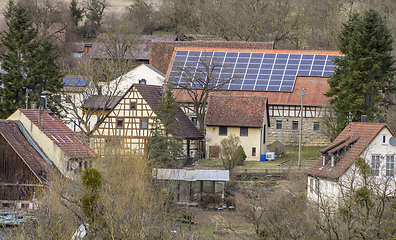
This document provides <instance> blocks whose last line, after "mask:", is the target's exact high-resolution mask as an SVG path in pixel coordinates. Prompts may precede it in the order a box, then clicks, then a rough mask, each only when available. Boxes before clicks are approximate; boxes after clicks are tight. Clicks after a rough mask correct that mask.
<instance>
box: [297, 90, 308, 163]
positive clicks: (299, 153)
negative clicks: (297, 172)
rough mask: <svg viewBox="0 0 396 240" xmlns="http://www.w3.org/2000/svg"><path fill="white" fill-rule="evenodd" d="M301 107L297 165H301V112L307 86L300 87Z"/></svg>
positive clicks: (302, 111)
mask: <svg viewBox="0 0 396 240" xmlns="http://www.w3.org/2000/svg"><path fill="white" fill-rule="evenodd" d="M299 90H301V94H300V93H299V95H301V109H300V141H299V145H298V167H301V147H302V129H303V113H304V95H307V94H306V93H305V94H304V90H308V88H305V87H303V88H301V89H299Z"/></svg>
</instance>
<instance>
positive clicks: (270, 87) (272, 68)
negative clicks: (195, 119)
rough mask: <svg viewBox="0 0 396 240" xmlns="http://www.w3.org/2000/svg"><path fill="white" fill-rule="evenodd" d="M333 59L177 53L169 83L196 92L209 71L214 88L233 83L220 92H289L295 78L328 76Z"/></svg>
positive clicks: (325, 57) (217, 53)
mask: <svg viewBox="0 0 396 240" xmlns="http://www.w3.org/2000/svg"><path fill="white" fill-rule="evenodd" d="M336 57H340V56H337V55H321V54H287V53H251V52H218V51H185V50H177V51H176V55H175V59H174V61H173V64H172V68H171V71H170V74H169V78H168V82H172V83H175V84H176V85H179V86H180V85H183V84H190V85H191V86H193V87H196V88H199V84H197V83H198V82H199V79H204V78H205V77H206V74H207V72H208V69H212V70H209V71H211V73H210V74H211V75H212V78H214V79H216V84H219V85H220V86H221V85H222V83H224V82H225V81H227V80H228V79H232V81H230V82H229V83H227V84H225V85H224V86H222V89H223V90H243V91H278V92H292V91H293V88H294V84H295V80H296V77H297V76H315V77H328V76H330V75H331V74H332V73H333V71H334V68H335V65H334V63H333V59H334V58H336ZM207 66H211V67H207ZM213 66H214V67H213ZM205 72H206V73H205ZM186 79H189V80H188V81H186ZM222 81H223V82H222Z"/></svg>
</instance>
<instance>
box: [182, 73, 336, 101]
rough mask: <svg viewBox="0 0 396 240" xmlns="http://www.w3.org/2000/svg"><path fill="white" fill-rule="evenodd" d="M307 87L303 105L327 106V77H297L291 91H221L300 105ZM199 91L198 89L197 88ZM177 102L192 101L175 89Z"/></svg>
mask: <svg viewBox="0 0 396 240" xmlns="http://www.w3.org/2000/svg"><path fill="white" fill-rule="evenodd" d="M302 87H304V88H308V90H305V91H304V93H305V94H306V95H304V105H305V106H328V105H329V99H328V98H327V97H326V96H324V95H323V94H324V93H325V92H327V91H328V90H329V84H328V83H327V78H324V77H297V79H296V84H295V87H294V89H293V92H290V93H289V92H255V91H221V94H223V95H229V96H262V97H267V98H268V104H269V105H301V95H300V94H301V90H300V89H301V88H302ZM197 91H200V90H197ZM174 96H175V98H176V101H177V102H192V100H191V98H190V96H189V95H188V94H187V92H185V91H184V90H180V89H175V92H174Z"/></svg>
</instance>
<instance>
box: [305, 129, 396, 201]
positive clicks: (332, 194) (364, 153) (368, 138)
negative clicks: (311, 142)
mask: <svg viewBox="0 0 396 240" xmlns="http://www.w3.org/2000/svg"><path fill="white" fill-rule="evenodd" d="M320 153H321V154H322V156H321V157H319V158H318V160H317V161H316V162H315V163H314V164H313V165H312V166H311V167H309V168H308V169H307V171H306V173H307V174H308V191H307V197H308V199H309V200H311V201H314V202H318V203H319V202H323V201H331V202H334V203H340V201H342V199H343V193H346V192H347V191H349V190H351V189H357V188H359V187H361V186H363V175H362V172H361V170H360V168H359V167H358V159H363V160H364V162H365V163H367V166H370V167H371V169H369V170H370V172H368V175H366V180H367V179H369V181H366V185H365V186H368V187H371V188H372V189H373V190H375V191H379V192H380V191H383V192H382V194H386V195H387V196H395V188H394V180H393V179H394V175H395V155H396V138H395V135H394V133H393V132H392V131H391V130H390V128H389V127H388V126H387V125H386V124H384V123H367V122H351V123H350V124H349V125H348V126H347V127H345V129H344V130H343V131H342V132H341V133H340V135H339V136H338V137H337V138H336V139H335V140H334V141H333V142H332V143H331V144H330V145H329V146H327V147H326V148H324V149H322V150H320ZM385 187H388V188H385ZM374 188H375V189H374Z"/></svg>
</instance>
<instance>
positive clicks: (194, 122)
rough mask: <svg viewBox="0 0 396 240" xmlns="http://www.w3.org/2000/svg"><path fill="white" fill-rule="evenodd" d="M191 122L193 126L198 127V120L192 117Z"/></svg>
mask: <svg viewBox="0 0 396 240" xmlns="http://www.w3.org/2000/svg"><path fill="white" fill-rule="evenodd" d="M191 122H192V123H193V124H194V126H198V120H197V118H196V117H192V118H191Z"/></svg>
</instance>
